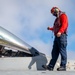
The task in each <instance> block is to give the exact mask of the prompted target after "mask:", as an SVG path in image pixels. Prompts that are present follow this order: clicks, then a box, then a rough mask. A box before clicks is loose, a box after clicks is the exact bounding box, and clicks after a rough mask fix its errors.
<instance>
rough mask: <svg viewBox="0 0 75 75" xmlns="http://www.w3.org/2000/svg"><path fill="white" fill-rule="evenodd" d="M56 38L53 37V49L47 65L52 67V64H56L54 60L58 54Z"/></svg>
mask: <svg viewBox="0 0 75 75" xmlns="http://www.w3.org/2000/svg"><path fill="white" fill-rule="evenodd" d="M57 42H58V39H57V37H55V40H54V45H53V49H52V53H51V54H52V59H51V60H50V63H49V64H48V66H49V67H51V68H53V69H54V66H55V64H56V61H57V59H58V56H59V47H58V43H57Z"/></svg>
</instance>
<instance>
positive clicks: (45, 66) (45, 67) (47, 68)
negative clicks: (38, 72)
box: [42, 65, 53, 71]
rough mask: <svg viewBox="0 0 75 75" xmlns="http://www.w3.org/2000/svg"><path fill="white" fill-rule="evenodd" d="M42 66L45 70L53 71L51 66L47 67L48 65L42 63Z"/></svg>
mask: <svg viewBox="0 0 75 75" xmlns="http://www.w3.org/2000/svg"><path fill="white" fill-rule="evenodd" d="M42 67H43V68H44V69H45V70H49V71H53V68H51V67H49V66H48V65H42Z"/></svg>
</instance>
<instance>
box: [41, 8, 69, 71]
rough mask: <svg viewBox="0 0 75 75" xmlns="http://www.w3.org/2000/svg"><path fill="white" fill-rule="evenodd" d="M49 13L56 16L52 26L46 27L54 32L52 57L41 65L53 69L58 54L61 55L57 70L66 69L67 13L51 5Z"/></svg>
mask: <svg viewBox="0 0 75 75" xmlns="http://www.w3.org/2000/svg"><path fill="white" fill-rule="evenodd" d="M51 13H52V14H53V16H55V17H56V19H55V22H54V25H53V27H48V28H47V29H48V30H51V31H52V32H54V36H55V38H54V43H53V49H52V52H51V55H52V58H51V60H50V63H49V64H48V65H42V67H43V68H44V69H47V70H51V71H52V70H53V69H54V66H55V64H56V62H57V59H58V56H59V54H60V55H61V62H60V67H59V68H57V71H66V63H67V51H66V47H67V29H68V18H67V15H66V14H65V13H64V12H62V11H61V10H60V9H59V8H58V7H53V8H52V9H51Z"/></svg>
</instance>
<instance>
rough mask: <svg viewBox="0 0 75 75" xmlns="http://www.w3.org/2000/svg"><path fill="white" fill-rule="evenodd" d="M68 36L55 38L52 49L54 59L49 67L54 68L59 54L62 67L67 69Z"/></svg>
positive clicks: (63, 35)
mask: <svg viewBox="0 0 75 75" xmlns="http://www.w3.org/2000/svg"><path fill="white" fill-rule="evenodd" d="M66 47H67V35H66V34H62V35H61V36H60V37H57V36H55V39H54V44H53V49H52V53H51V54H52V59H51V60H50V63H49V65H48V66H49V67H52V68H54V66H55V64H56V61H57V59H58V56H59V54H60V55H61V63H60V66H62V67H66V63H67V52H66Z"/></svg>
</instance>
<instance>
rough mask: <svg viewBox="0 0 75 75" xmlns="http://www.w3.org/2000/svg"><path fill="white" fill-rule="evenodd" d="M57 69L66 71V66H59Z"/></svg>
mask: <svg viewBox="0 0 75 75" xmlns="http://www.w3.org/2000/svg"><path fill="white" fill-rule="evenodd" d="M57 71H66V67H59V68H57Z"/></svg>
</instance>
